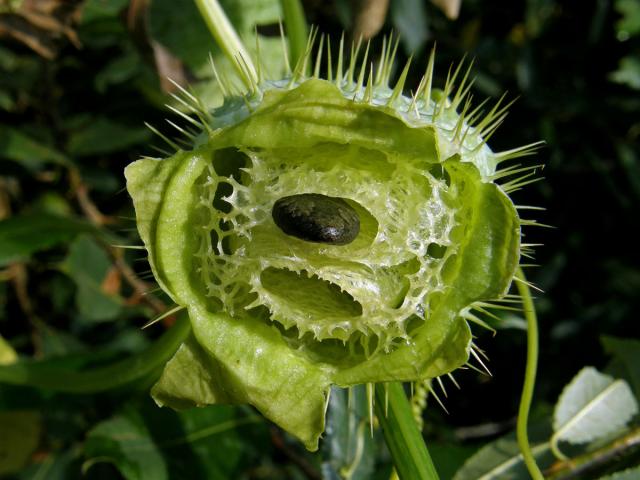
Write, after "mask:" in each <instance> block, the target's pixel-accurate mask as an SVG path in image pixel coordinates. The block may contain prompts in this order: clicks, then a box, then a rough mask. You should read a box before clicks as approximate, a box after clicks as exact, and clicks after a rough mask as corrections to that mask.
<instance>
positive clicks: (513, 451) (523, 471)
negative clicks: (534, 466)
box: [453, 426, 553, 480]
mask: <svg viewBox="0 0 640 480" xmlns="http://www.w3.org/2000/svg"><path fill="white" fill-rule="evenodd" d="M548 433H549V429H548V428H547V427H546V426H537V427H534V428H532V429H531V432H530V434H531V438H532V439H534V440H537V442H536V443H534V444H533V447H532V449H531V450H532V453H533V455H534V457H535V458H536V461H537V462H538V463H539V464H547V463H548V462H550V461H551V460H552V458H553V456H552V455H551V453H550V445H549V443H548V442H542V440H543V439H544V438H547V436H548ZM530 478H531V476H530V475H529V472H528V470H527V468H526V466H525V464H524V462H523V461H522V454H521V452H520V447H519V446H518V442H517V440H516V434H515V433H510V434H508V435H506V436H504V437H502V438H499V439H498V440H494V441H493V442H491V443H489V444H487V445H485V446H484V447H482V448H481V449H480V450H478V452H477V453H475V454H474V455H473V456H471V457H470V458H469V459H468V460H467V461H466V462H465V463H464V465H462V467H461V468H460V470H458V471H457V472H456V474H455V476H454V477H453V480H529V479H530Z"/></svg>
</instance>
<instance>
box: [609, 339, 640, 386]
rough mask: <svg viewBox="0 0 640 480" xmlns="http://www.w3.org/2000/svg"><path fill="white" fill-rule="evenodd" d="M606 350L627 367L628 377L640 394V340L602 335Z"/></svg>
mask: <svg viewBox="0 0 640 480" xmlns="http://www.w3.org/2000/svg"><path fill="white" fill-rule="evenodd" d="M601 341H602V345H603V346H604V350H605V352H607V353H608V354H609V355H611V356H613V358H614V360H617V361H619V362H620V363H621V364H622V366H623V368H624V369H625V373H626V378H628V379H629V380H630V381H631V386H632V387H633V390H634V392H635V394H636V397H638V395H640V340H636V339H633V338H614V337H602V339H601Z"/></svg>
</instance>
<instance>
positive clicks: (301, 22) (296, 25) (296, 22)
mask: <svg viewBox="0 0 640 480" xmlns="http://www.w3.org/2000/svg"><path fill="white" fill-rule="evenodd" d="M280 6H281V7H282V13H283V15H284V24H285V26H286V27H287V38H288V39H289V56H290V57H291V65H293V67H294V68H295V66H296V65H297V63H298V60H299V59H300V58H301V57H302V56H303V55H304V54H305V52H306V49H307V37H308V35H309V32H308V29H307V20H306V19H305V16H304V10H303V8H302V4H301V3H300V0H280Z"/></svg>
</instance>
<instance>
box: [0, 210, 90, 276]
mask: <svg viewBox="0 0 640 480" xmlns="http://www.w3.org/2000/svg"><path fill="white" fill-rule="evenodd" d="M84 232H86V233H100V232H99V231H98V230H97V229H96V228H95V227H94V226H93V225H91V224H89V223H87V222H84V221H82V220H77V219H75V218H71V217H60V216H57V215H51V214H48V213H34V214H26V215H18V216H15V217H10V218H8V219H6V220H2V221H0V266H4V265H7V264H9V263H11V262H19V261H24V260H27V259H28V258H29V257H30V256H31V255H32V254H33V253H35V252H38V251H40V250H45V249H47V248H51V247H53V246H56V245H59V244H61V243H66V242H68V241H70V240H72V239H73V238H75V237H76V236H77V235H78V234H80V233H84ZM100 235H103V234H100Z"/></svg>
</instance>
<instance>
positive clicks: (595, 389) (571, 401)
mask: <svg viewBox="0 0 640 480" xmlns="http://www.w3.org/2000/svg"><path fill="white" fill-rule="evenodd" d="M637 412H638V404H637V402H636V399H635V398H634V397H633V393H632V392H631V389H630V388H629V385H628V384H627V382H625V381H624V380H615V379H614V378H612V377H610V376H608V375H603V374H602V373H600V372H598V371H597V370H596V369H595V368H593V367H585V368H583V369H582V370H581V371H580V372H579V373H578V374H577V375H576V376H575V377H574V379H573V380H572V381H571V383H569V385H567V386H566V387H565V388H564V390H563V391H562V394H561V395H560V398H559V400H558V403H557V404H556V407H555V411H554V415H553V429H554V434H553V437H552V444H555V443H557V442H558V440H564V441H567V442H570V443H585V442H589V441H592V440H595V439H598V438H602V437H604V436H606V435H609V434H610V433H613V432H615V431H616V430H618V429H620V428H622V427H624V426H625V425H626V424H627V423H628V422H629V420H631V418H632V417H633V416H634V415H635V414H636V413H637Z"/></svg>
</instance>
